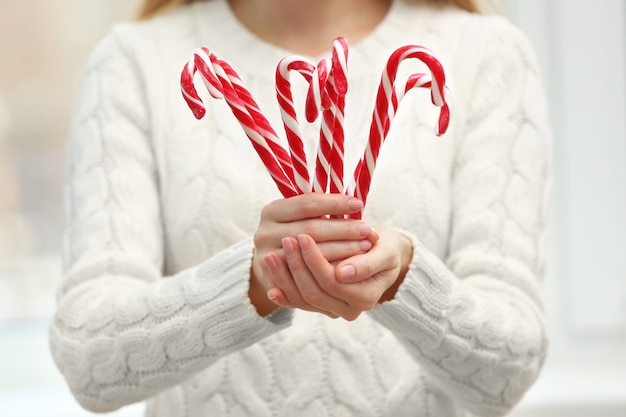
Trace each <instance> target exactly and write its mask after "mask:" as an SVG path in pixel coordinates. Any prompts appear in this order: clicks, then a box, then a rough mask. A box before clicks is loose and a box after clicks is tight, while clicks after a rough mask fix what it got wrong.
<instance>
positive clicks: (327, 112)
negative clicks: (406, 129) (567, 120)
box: [181, 38, 451, 218]
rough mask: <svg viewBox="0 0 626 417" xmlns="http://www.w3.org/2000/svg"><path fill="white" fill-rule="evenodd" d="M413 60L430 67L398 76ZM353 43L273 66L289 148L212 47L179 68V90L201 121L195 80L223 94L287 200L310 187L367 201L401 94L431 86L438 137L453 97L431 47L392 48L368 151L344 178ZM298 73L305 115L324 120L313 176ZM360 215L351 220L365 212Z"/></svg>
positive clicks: (445, 125)
mask: <svg viewBox="0 0 626 417" xmlns="http://www.w3.org/2000/svg"><path fill="white" fill-rule="evenodd" d="M409 58H415V59H418V60H420V61H422V62H423V63H425V64H426V66H427V67H428V69H429V71H430V73H429V74H427V73H415V74H411V75H409V76H407V77H403V78H402V79H397V78H398V77H397V73H398V67H399V65H400V63H401V62H402V61H403V60H405V59H409ZM347 62H348V44H347V42H346V40H345V39H344V38H337V39H335V41H334V42H333V52H332V58H324V59H322V60H321V61H320V62H319V63H318V64H317V65H314V64H313V63H311V62H310V61H308V60H306V59H304V58H302V57H300V56H297V55H293V56H288V57H285V58H283V59H282V60H281V61H280V62H279V63H278V65H277V67H276V97H277V99H278V103H279V106H280V112H281V117H282V120H283V125H284V129H285V135H286V138H287V143H288V146H289V148H288V149H285V147H284V146H283V145H282V144H281V141H280V139H279V138H278V135H277V134H276V131H275V130H274V129H273V128H272V126H271V125H270V123H269V122H268V120H267V119H266V118H265V117H264V116H263V114H262V112H261V110H260V108H259V106H258V105H257V103H256V102H255V101H254V99H253V98H252V95H251V94H250V92H249V91H248V89H247V88H246V86H245V84H244V82H243V81H242V80H241V78H240V77H239V75H238V74H237V72H236V71H235V70H234V69H233V68H232V67H231V66H230V65H229V64H228V63H227V62H225V61H224V60H222V59H220V58H218V57H217V56H216V55H215V54H213V53H212V52H211V51H209V50H208V49H207V48H204V47H203V48H199V49H197V50H196V51H195V53H194V55H193V57H192V58H191V59H190V60H189V61H188V62H187V63H186V65H185V67H184V68H183V71H182V73H181V90H182V93H183V97H184V99H185V101H186V102H187V104H188V105H189V107H190V109H191V111H192V112H193V114H194V116H195V117H196V118H198V119H200V118H202V117H203V116H204V115H205V113H206V108H205V106H204V103H203V102H202V99H201V98H200V96H199V95H198V93H197V91H196V88H195V84H194V77H195V76H196V74H199V75H200V78H201V79H202V82H203V83H204V85H205V86H206V88H207V90H208V92H209V94H210V95H211V96H212V97H213V98H216V99H224V100H225V101H226V103H227V104H228V106H229V107H230V109H231V110H232V112H233V114H234V116H235V117H236V119H237V120H238V122H239V123H240V124H241V126H242V128H243V130H244V132H245V134H246V136H247V137H248V138H249V139H250V141H251V143H252V146H253V147H254V149H255V150H256V152H257V153H258V155H259V157H260V158H261V160H262V161H263V163H264V164H265V166H266V168H267V169H268V171H269V173H270V175H271V176H272V179H273V180H274V182H275V183H276V185H277V187H278V189H279V190H280V192H281V193H282V195H283V196H284V197H292V196H295V195H298V194H303V193H307V192H311V191H313V192H321V193H326V192H330V193H345V194H348V195H352V196H355V197H357V198H359V199H361V200H362V201H363V203H364V204H365V202H366V200H367V194H368V192H369V188H370V183H371V180H372V175H373V173H374V168H375V166H376V160H377V158H378V154H379V152H380V148H381V146H382V144H383V142H384V141H385V139H386V137H387V133H388V132H389V128H390V126H391V122H392V121H393V118H394V116H395V114H396V112H397V110H398V106H399V104H400V101H401V100H402V98H403V97H404V96H405V95H406V93H407V92H408V91H410V90H411V89H413V88H427V89H430V94H431V100H432V103H433V104H434V105H435V106H437V107H439V108H440V111H439V118H438V120H437V123H436V126H435V133H436V134H437V135H438V136H440V135H442V134H444V133H445V131H446V130H447V128H448V124H449V122H450V116H451V99H450V97H451V95H450V91H449V89H448V88H447V87H446V85H445V73H444V70H443V66H442V65H441V62H440V61H439V60H438V59H437V58H436V57H435V55H434V53H433V52H432V51H430V50H429V49H427V48H425V47H423V46H418V45H407V46H404V47H401V48H398V49H397V50H396V51H394V52H393V53H392V54H391V56H390V57H389V59H388V61H387V65H386V67H385V69H384V70H383V73H382V76H381V80H380V84H379V87H378V92H377V97H376V103H375V106H374V110H373V114H372V121H371V125H370V130H369V138H368V142H367V146H366V148H365V150H364V153H363V156H362V157H361V159H360V160H359V162H358V163H357V166H356V168H355V171H354V174H353V176H352V178H350V179H349V181H348V183H347V184H346V183H345V181H344V178H343V171H344V167H343V156H344V132H343V126H344V108H345V97H346V93H347V90H348V77H347ZM292 71H295V72H297V73H299V74H300V75H301V76H302V77H304V79H305V80H306V81H307V82H308V84H309V89H308V93H307V96H306V100H305V116H306V119H307V122H309V123H312V122H315V121H316V120H317V118H318V117H320V114H321V120H320V134H319V146H318V151H317V155H316V160H315V172H314V175H313V178H311V177H310V175H309V170H308V165H307V156H306V155H305V152H304V145H303V141H302V136H301V133H300V124H299V121H298V118H297V114H296V110H295V105H294V101H293V95H292V92H291V82H290V74H291V72H292ZM360 215H361V214H360V213H358V214H356V215H355V216H354V217H357V218H358V217H360Z"/></svg>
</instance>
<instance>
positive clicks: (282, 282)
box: [263, 252, 302, 307]
mask: <svg viewBox="0 0 626 417" xmlns="http://www.w3.org/2000/svg"><path fill="white" fill-rule="evenodd" d="M263 260H264V261H265V265H266V267H267V269H268V271H269V273H270V276H271V278H272V284H273V285H274V287H276V289H278V290H279V291H280V293H281V294H275V295H277V297H276V299H272V298H270V300H272V302H274V303H275V304H278V305H280V306H283V307H286V306H294V305H295V304H297V303H301V302H302V300H301V299H300V298H299V293H298V287H296V284H295V282H294V281H293V279H292V277H291V272H289V268H287V265H286V264H285V263H284V262H282V260H281V259H280V257H279V256H278V255H277V254H276V253H273V252H272V253H269V254H267V255H265V257H264V258H263ZM271 291H272V290H270V291H268V297H269V295H270V292H271ZM272 294H274V293H272Z"/></svg>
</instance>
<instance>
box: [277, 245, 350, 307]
mask: <svg viewBox="0 0 626 417" xmlns="http://www.w3.org/2000/svg"><path fill="white" fill-rule="evenodd" d="M302 236H306V235H300V236H299V240H297V241H296V240H295V239H293V238H286V239H285V246H284V248H285V258H286V260H287V265H288V266H289V270H290V271H291V275H292V276H293V280H294V281H295V283H296V286H297V287H298V291H299V293H300V296H301V297H302V299H303V300H304V302H305V303H306V304H307V305H309V306H312V307H315V308H318V309H320V310H322V311H326V312H332V313H336V314H339V315H342V313H343V312H345V310H346V309H347V308H348V307H349V306H348V305H347V304H346V303H345V302H344V301H342V300H339V299H337V298H335V297H333V296H332V295H330V294H328V293H326V292H325V291H323V290H322V289H321V288H320V286H319V285H318V284H317V281H316V279H315V277H314V276H313V274H312V273H311V269H310V266H309V265H313V267H314V269H315V271H317V272H319V273H324V274H326V276H327V277H329V278H328V279H333V280H334V268H333V267H332V265H330V264H329V263H328V261H326V259H325V258H324V257H323V256H321V254H320V253H319V251H316V250H315V241H313V239H312V238H311V237H309V236H306V237H305V238H304V239H302ZM300 242H301V243H300ZM290 245H293V248H294V249H295V250H293V252H292V251H291V249H290V248H289V246H290ZM311 254H312V255H311ZM305 257H306V258H307V259H306V261H305ZM322 271H323V272H322Z"/></svg>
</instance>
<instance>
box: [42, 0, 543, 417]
mask: <svg viewBox="0 0 626 417" xmlns="http://www.w3.org/2000/svg"><path fill="white" fill-rule="evenodd" d="M143 17H144V18H143V19H142V20H141V21H139V22H134V23H127V24H121V25H119V26H118V27H116V28H115V29H114V30H113V31H112V33H111V34H109V35H108V36H107V37H106V38H105V39H104V40H103V41H102V42H101V43H100V44H99V45H98V47H97V48H96V49H95V51H94V52H93V54H92V56H91V59H90V61H89V63H88V65H87V68H86V71H85V76H84V80H83V83H82V87H81V92H80V95H79V99H78V103H77V107H76V112H75V116H74V119H73V123H72V129H71V134H70V142H69V153H68V179H67V185H68V189H67V211H68V227H67V234H66V241H65V246H64V259H65V273H66V279H65V282H64V285H63V287H62V288H61V290H60V292H59V307H58V311H57V313H56V316H55V318H54V320H53V322H52V324H51V330H50V338H51V347H52V353H53V356H54V358H55V360H56V362H57V364H58V366H59V368H60V369H61V371H62V372H63V374H64V375H65V377H66V379H67V381H68V384H69V386H70V388H71V389H72V392H73V393H74V395H75V397H76V398H77V400H78V401H79V402H80V403H81V404H82V405H83V406H84V407H85V408H87V409H90V410H94V411H109V410H114V409H116V408H119V407H122V406H124V405H126V404H130V403H134V402H138V401H143V400H147V410H146V413H147V415H149V416H200V415H202V416H207V415H215V416H221V415H243V416H250V415H254V416H257V415H258V416H265V415H268V416H269V415H275V416H306V415H315V416H317V415H334V416H437V417H445V416H465V415H476V416H499V415H503V414H506V413H507V412H508V411H509V410H511V408H512V407H514V406H515V404H517V403H518V402H519V400H520V399H521V398H522V397H523V395H524V393H525V392H526V391H527V390H528V388H529V387H530V386H531V385H532V383H533V381H534V380H535V379H536V378H537V376H538V374H539V372H540V369H541V366H542V363H543V361H544V357H545V352H546V344H547V338H546V334H545V327H544V323H543V314H542V308H541V300H540V294H539V284H540V280H541V277H542V275H543V269H544V250H543V240H544V234H545V229H546V227H545V224H544V212H545V201H546V195H547V184H548V182H549V181H548V178H549V167H548V161H549V149H548V148H549V145H548V127H547V121H546V114H545V113H546V112H545V103H544V99H543V93H542V90H541V86H540V80H539V76H538V70H537V65H536V62H535V59H534V55H533V52H532V50H531V48H530V46H529V44H528V42H527V41H526V39H525V38H524V37H523V36H522V35H521V34H520V33H519V31H518V30H516V29H515V28H513V27H512V26H511V25H510V24H509V23H508V22H507V21H506V20H505V19H503V18H501V17H493V16H485V15H481V14H478V13H477V8H476V7H475V5H474V3H473V2H471V1H455V2H445V1H440V2H425V1H421V2H407V1H402V0H367V1H364V0H359V1H356V0H343V1H330V0H324V1H316V2H302V1H289V0H272V1H261V0H228V1H227V0H211V1H195V2H186V1H167V0H165V1H158V2H154V1H147V2H146V3H145V5H144V7H143ZM337 36H343V37H345V38H347V40H348V41H349V43H350V45H351V46H350V57H349V63H348V76H349V90H348V95H347V97H346V114H345V133H346V143H345V166H346V172H352V170H353V169H354V166H355V165H356V163H357V160H358V159H359V157H360V155H361V153H362V150H363V148H364V146H365V142H366V141H367V132H368V128H369V121H370V118H371V109H372V106H373V103H374V98H375V94H376V89H377V87H378V81H379V78H380V73H381V71H382V68H383V67H384V64H385V62H386V60H387V58H388V57H389V55H390V54H391V52H393V51H394V50H395V49H397V48H398V47H400V46H404V45H407V44H420V45H423V46H426V47H428V48H430V49H432V50H434V51H435V52H436V54H437V55H438V57H439V58H440V59H441V61H442V63H443V65H444V68H445V69H446V74H447V80H448V85H449V86H450V89H451V90H452V91H453V94H454V104H455V109H456V110H455V115H454V117H453V120H452V124H451V126H450V129H449V131H448V132H447V133H446V135H445V136H444V137H443V138H436V137H435V136H434V133H433V132H432V124H433V122H434V119H435V117H436V109H434V108H433V106H432V105H431V104H430V103H429V97H428V94H424V93H420V92H414V93H411V94H409V95H408V96H407V97H405V98H404V100H403V102H402V104H401V106H400V110H399V112H398V114H397V116H396V119H395V120H394V124H393V126H392V128H391V131H390V133H389V137H388V139H387V141H386V142H385V145H384V146H383V151H382V152H381V155H380V157H379V159H378V162H377V168H376V173H375V175H374V179H373V182H372V186H371V191H370V194H369V197H368V202H367V208H366V209H364V210H363V219H364V221H358V220H348V219H346V220H339V219H324V218H323V217H324V216H326V215H335V214H339V215H342V214H350V213H354V212H359V211H361V210H362V209H363V204H362V202H361V201H359V200H357V199H354V198H350V197H347V196H343V195H338V194H337V195H324V194H316V193H309V194H305V195H302V196H298V197H293V198H288V199H282V198H280V194H279V193H278V190H277V189H276V187H275V185H274V184H273V183H272V180H271V178H270V176H269V175H268V174H267V172H266V171H265V168H264V167H263V165H262V163H261V161H260V160H259V158H258V156H257V155H256V154H255V152H254V150H253V149H252V146H250V144H249V143H248V141H247V139H246V138H245V137H244V135H243V132H242V131H241V128H240V126H239V125H238V124H237V122H236V120H235V118H234V117H233V116H232V114H230V111H229V109H228V107H227V106H226V104H225V103H224V102H223V101H220V100H209V99H207V100H206V101H207V107H208V109H207V115H206V116H205V118H204V119H202V120H201V121H197V120H195V119H194V118H193V116H192V115H191V112H189V109H188V108H187V107H186V105H185V103H184V102H183V100H182V97H181V94H180V86H179V84H178V80H179V74H180V71H181V69H182V67H183V65H184V63H185V62H186V61H187V60H188V59H189V58H190V55H191V54H192V53H193V51H194V50H195V49H196V48H197V47H199V46H206V47H208V48H210V50H211V51H212V52H214V53H215V54H216V55H217V56H219V57H220V58H222V59H224V60H225V61H227V62H228V63H229V64H230V65H232V67H233V68H235V69H236V70H237V71H238V73H239V74H240V76H241V78H242V79H243V80H245V82H246V85H247V86H248V88H249V89H250V91H251V93H252V95H253V96H254V97H255V99H256V100H257V101H258V103H259V105H260V107H261V109H262V110H263V112H264V114H265V115H266V116H267V117H268V119H269V120H270V122H271V123H272V125H273V126H275V127H276V126H280V116H279V111H278V106H277V104H276V99H275V92H274V79H273V77H274V70H275V66H276V64H277V63H278V61H279V60H280V59H281V58H282V57H284V56H286V55H291V54H294V53H298V54H300V55H305V56H307V57H310V58H311V60H312V61H314V62H317V60H319V58H320V57H323V56H329V54H330V53H329V49H330V46H331V42H332V40H333V39H334V38H335V37H337ZM407 65H408V66H410V65H412V64H408V63H407ZM416 68H419V67H414V69H416ZM294 88H295V89H296V90H297V91H295V92H294V96H296V97H303V96H304V94H305V89H306V86H304V85H301V84H297V85H295V87H294ZM318 129H319V126H317V125H315V124H314V125H307V126H305V127H303V137H304V138H305V148H306V151H307V154H308V155H312V154H314V152H315V147H316V142H317V135H316V131H317V130H318Z"/></svg>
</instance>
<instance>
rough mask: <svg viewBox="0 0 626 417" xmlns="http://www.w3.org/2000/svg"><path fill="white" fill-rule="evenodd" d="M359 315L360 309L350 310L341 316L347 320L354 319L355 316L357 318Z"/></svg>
mask: <svg viewBox="0 0 626 417" xmlns="http://www.w3.org/2000/svg"><path fill="white" fill-rule="evenodd" d="M360 315H361V311H360V310H350V311H348V312H346V313H344V314H343V316H342V317H343V318H344V319H345V320H347V321H354V320H356V319H357V318H359V316H360Z"/></svg>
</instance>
